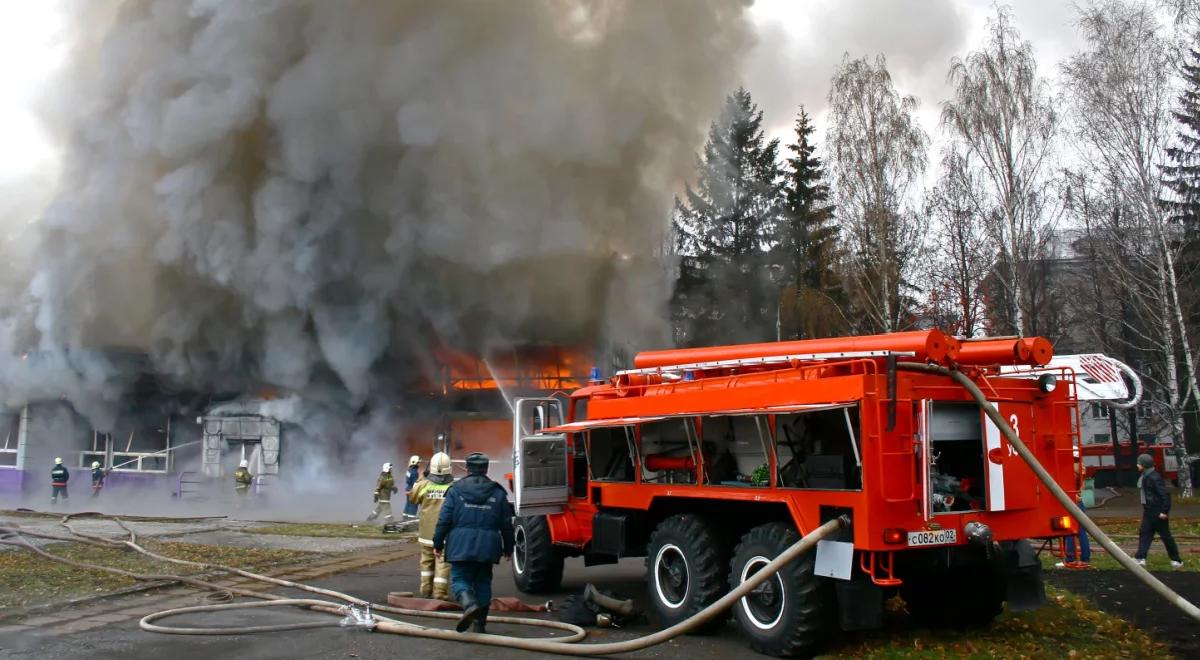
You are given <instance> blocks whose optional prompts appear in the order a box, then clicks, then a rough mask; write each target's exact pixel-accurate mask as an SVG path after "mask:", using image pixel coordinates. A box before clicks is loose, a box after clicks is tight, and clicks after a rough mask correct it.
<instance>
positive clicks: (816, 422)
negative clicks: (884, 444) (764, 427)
mask: <svg viewBox="0 0 1200 660" xmlns="http://www.w3.org/2000/svg"><path fill="white" fill-rule="evenodd" d="M858 430H859V412H858V406H857V405H853V406H838V407H835V408H825V409H822V410H813V411H805V412H799V413H792V414H786V415H776V416H775V442H776V446H775V456H776V465H777V466H778V484H779V486H780V487H781V488H809V489H814V490H861V489H862V447H861V445H860V443H859V439H858V435H859V433H858Z"/></svg>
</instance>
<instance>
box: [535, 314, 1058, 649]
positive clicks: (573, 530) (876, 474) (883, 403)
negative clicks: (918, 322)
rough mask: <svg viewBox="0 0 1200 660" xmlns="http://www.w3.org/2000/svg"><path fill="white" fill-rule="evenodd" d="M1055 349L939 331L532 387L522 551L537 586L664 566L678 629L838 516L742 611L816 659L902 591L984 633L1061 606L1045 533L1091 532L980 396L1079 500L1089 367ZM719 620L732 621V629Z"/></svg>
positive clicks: (920, 610) (669, 620) (662, 598)
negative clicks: (1055, 363) (1082, 409)
mask: <svg viewBox="0 0 1200 660" xmlns="http://www.w3.org/2000/svg"><path fill="white" fill-rule="evenodd" d="M1052 353H1053V351H1052V348H1051V346H1050V344H1049V342H1047V341H1045V340H1044V339H1037V338H1034V339H1029V338H1026V339H1015V338H1013V339H996V340H969V341H968V340H957V339H953V338H950V337H947V336H945V335H944V334H943V333H941V332H939V331H937V330H930V331H919V332H908V333H897V334H891V335H877V336H864V337H850V338H840V339H826V340H805V341H795V342H779V343H770V344H750V345H741V346H725V347H717V348H707V349H679V350H668V351H652V352H644V353H641V354H639V355H638V356H637V357H636V358H635V361H634V367H635V368H633V369H630V370H628V371H623V372H619V373H617V374H616V375H615V376H614V377H612V378H610V379H608V380H604V381H601V380H599V379H598V378H597V379H593V381H592V382H591V383H590V384H589V385H588V386H586V387H583V388H581V389H579V390H577V391H575V392H573V393H572V394H570V395H569V396H568V397H565V398H553V397H547V398H527V399H520V400H518V402H517V403H516V406H515V413H516V415H515V420H514V427H513V444H514V451H513V483H512V487H513V491H514V501H515V505H516V513H517V518H516V520H515V534H516V552H515V554H514V558H513V564H512V566H513V574H514V577H515V579H516V582H517V585H518V586H519V588H521V589H522V590H523V591H525V592H529V593H538V592H545V591H552V590H555V589H557V588H558V587H559V585H560V582H561V578H562V571H563V561H564V559H565V558H567V557H572V556H582V557H583V558H584V561H585V563H586V564H587V565H589V566H590V565H596V564H605V563H614V562H616V561H617V560H619V559H621V558H623V557H645V558H646V560H645V562H646V584H647V597H648V600H649V602H650V604H651V606H652V607H653V609H654V610H655V611H656V612H657V614H658V617H659V619H660V621H661V622H662V624H663V625H664V626H668V625H672V624H675V623H678V622H680V621H683V620H685V619H687V618H688V617H690V616H692V615H694V614H696V613H697V612H699V611H700V610H702V609H703V608H704V607H706V606H707V605H709V604H711V603H713V602H714V601H716V600H717V599H718V598H720V597H721V596H722V595H724V594H725V593H727V592H728V591H729V590H730V589H732V588H734V587H736V586H737V585H738V584H740V583H741V582H742V581H744V580H747V579H748V578H749V577H750V576H752V575H753V574H754V573H756V572H757V571H759V570H761V569H762V568H763V567H764V566H766V564H767V563H768V562H769V561H770V560H771V559H772V558H774V557H776V556H778V555H779V554H780V553H782V551H783V550H785V549H786V548H787V547H789V546H790V545H792V544H793V543H795V542H796V541H797V540H799V539H800V538H802V537H803V536H804V535H805V534H808V533H810V532H811V531H812V530H813V529H815V528H816V527H818V526H820V525H821V524H822V523H824V522H826V521H828V520H830V519H832V518H835V517H838V516H842V515H847V516H848V517H849V518H850V520H851V525H850V526H849V527H848V528H845V529H842V530H841V532H840V536H836V537H835V538H831V539H827V540H825V541H822V542H820V543H819V544H818V547H817V550H816V552H814V553H809V554H807V555H805V556H803V557H802V558H801V559H799V560H797V561H795V562H793V563H792V564H790V565H788V566H786V567H785V568H784V569H783V570H781V571H780V572H779V573H778V574H776V575H775V576H773V577H772V578H770V579H768V580H767V581H766V582H765V583H764V584H763V585H762V586H761V587H759V588H758V589H756V590H755V591H753V592H752V593H751V594H750V595H749V596H747V597H745V598H743V599H741V601H739V602H738V603H737V604H735V605H734V607H733V618H734V619H735V620H736V623H737V625H738V626H739V627H740V629H741V630H742V631H743V633H744V634H745V635H746V636H747V637H748V638H749V640H750V644H751V646H752V648H754V649H755V650H757V651H759V652H761V653H766V654H769V655H776V656H794V655H803V654H809V653H813V652H815V651H816V650H817V649H818V648H819V644H820V642H821V640H822V639H824V638H826V636H827V634H828V633H829V632H830V631H831V630H836V629H841V630H860V629H869V628H873V627H878V626H880V625H881V622H882V617H883V610H884V602H885V600H886V599H887V598H888V597H890V596H891V595H893V594H895V593H897V592H898V593H900V594H901V595H902V597H903V598H904V600H905V601H906V603H907V607H908V609H909V611H910V612H911V613H912V615H913V617H914V618H915V619H916V620H917V621H918V622H919V623H921V624H923V625H930V626H938V625H951V626H962V625H982V624H987V623H988V622H990V621H991V620H992V618H994V617H995V616H996V615H997V614H998V613H999V612H1000V611H1001V608H1002V605H1003V603H1005V602H1006V601H1007V602H1008V604H1009V607H1010V609H1014V610H1021V609H1028V608H1032V607H1036V606H1038V605H1040V604H1041V603H1042V602H1043V601H1044V598H1045V594H1044V588H1043V585H1042V579H1041V566H1040V563H1039V562H1038V559H1037V556H1036V552H1035V550H1034V548H1033V545H1032V544H1031V542H1030V539H1047V538H1055V537H1062V536H1066V535H1069V534H1072V533H1074V532H1075V531H1076V527H1075V526H1076V525H1077V524H1078V523H1076V522H1075V521H1074V520H1073V519H1071V518H1070V517H1069V516H1067V515H1066V512H1065V510H1064V509H1063V508H1062V506H1061V505H1060V504H1059V503H1058V502H1057V501H1056V500H1054V499H1053V497H1052V496H1051V494H1050V493H1049V492H1048V491H1047V489H1046V488H1044V487H1043V486H1042V484H1041V483H1040V482H1039V481H1038V480H1037V478H1036V477H1035V476H1034V474H1033V472H1032V470H1031V469H1030V468H1029V467H1028V466H1027V465H1026V464H1025V463H1024V461H1023V460H1022V459H1021V458H1020V457H1019V456H1018V455H1017V453H1016V451H1015V450H1014V449H1013V448H1012V447H1011V446H1010V444H1009V443H1008V441H1007V440H1006V439H1005V438H1004V435H1003V434H1002V433H1001V431H1000V429H999V428H997V426H996V424H995V423H993V422H992V421H991V419H989V418H988V417H987V416H986V415H985V414H984V413H983V410H982V408H981V405H980V404H979V403H978V402H977V401H975V400H974V399H972V398H971V396H970V394H969V393H968V392H967V391H966V390H965V389H964V388H963V387H962V386H961V385H959V384H957V383H955V382H954V381H953V380H952V379H951V378H949V377H946V376H944V375H935V374H930V373H925V372H921V371H917V370H914V368H913V364H914V363H920V364H937V365H942V366H946V367H951V368H955V369H959V370H961V371H963V372H964V373H966V374H967V375H968V376H969V377H971V378H972V379H973V380H974V382H975V383H976V384H977V385H978V386H979V387H980V388H981V390H982V391H983V392H984V393H985V395H986V397H987V399H988V401H987V404H986V405H990V406H995V407H996V408H997V409H998V411H999V413H1000V414H1001V415H1002V416H1003V418H1004V419H1005V420H1007V421H1008V424H1009V425H1010V426H1011V427H1012V428H1013V429H1014V430H1016V432H1017V434H1018V436H1019V437H1020V438H1021V440H1022V441H1023V443H1024V444H1025V445H1027V446H1028V447H1029V448H1030V450H1031V451H1033V452H1034V454H1035V456H1036V457H1037V460H1038V461H1039V462H1041V463H1042V465H1043V466H1044V467H1045V468H1046V469H1047V470H1048V471H1049V472H1050V474H1051V475H1052V476H1053V477H1054V479H1055V480H1056V481H1057V482H1058V483H1059V485H1061V486H1062V487H1063V488H1064V489H1065V490H1067V491H1068V493H1075V492H1077V491H1078V488H1079V486H1078V481H1077V474H1076V471H1075V461H1076V460H1078V459H1077V458H1076V457H1075V456H1074V455H1073V451H1072V449H1073V446H1075V445H1077V438H1076V437H1075V436H1076V433H1077V429H1078V410H1077V407H1076V404H1075V401H1074V398H1073V396H1074V394H1073V392H1074V384H1073V374H1072V373H1071V372H1069V371H1066V370H1064V371H1063V372H1061V373H1058V374H1055V373H1052V372H1044V373H1040V374H1039V376H1038V377H1037V378H1029V377H1025V378H1021V377H1017V376H1016V375H1013V374H1008V375H1002V374H1001V373H1000V369H1001V367H1004V366H1014V365H1017V366H1030V367H1041V368H1043V369H1044V365H1046V364H1047V363H1048V362H1049V361H1050V359H1051V357H1052ZM716 623H717V624H718V625H721V624H724V623H725V621H724V620H718V621H717V622H716Z"/></svg>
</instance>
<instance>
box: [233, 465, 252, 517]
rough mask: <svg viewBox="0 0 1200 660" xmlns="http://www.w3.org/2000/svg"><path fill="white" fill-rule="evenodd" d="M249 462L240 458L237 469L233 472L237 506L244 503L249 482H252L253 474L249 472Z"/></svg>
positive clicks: (247, 495)
mask: <svg viewBox="0 0 1200 660" xmlns="http://www.w3.org/2000/svg"><path fill="white" fill-rule="evenodd" d="M249 468H250V462H249V461H247V460H246V459H244V458H243V459H242V462H241V463H238V469H237V470H234V472H233V490H234V492H236V493H237V496H238V499H237V502H238V506H239V507H241V506H243V505H245V503H246V498H247V497H249V495H250V484H252V483H254V475H252V474H250V469H249Z"/></svg>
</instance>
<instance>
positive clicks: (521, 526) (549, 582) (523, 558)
mask: <svg viewBox="0 0 1200 660" xmlns="http://www.w3.org/2000/svg"><path fill="white" fill-rule="evenodd" d="M513 542H514V543H513V545H514V546H515V547H514V548H513V557H512V572H513V581H515V582H516V583H517V588H518V589H520V590H521V591H522V592H524V593H527V594H540V593H546V592H549V591H556V590H557V589H558V587H559V586H560V585H561V584H562V574H563V555H562V553H561V552H559V551H558V548H555V547H554V542H553V541H552V540H551V539H550V526H549V525H548V524H547V523H546V517H545V516H522V517H519V518H516V519H514V520H513Z"/></svg>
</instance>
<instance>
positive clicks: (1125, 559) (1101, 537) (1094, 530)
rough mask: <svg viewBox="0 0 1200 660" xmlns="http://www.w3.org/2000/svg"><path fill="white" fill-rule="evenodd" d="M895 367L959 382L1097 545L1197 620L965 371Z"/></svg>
mask: <svg viewBox="0 0 1200 660" xmlns="http://www.w3.org/2000/svg"><path fill="white" fill-rule="evenodd" d="M896 367H897V368H899V369H903V370H905V371H919V372H922V373H928V374H937V375H940V376H948V377H950V378H952V379H953V380H954V381H955V382H957V383H958V384H960V385H962V386H963V388H965V389H966V390H967V391H968V392H970V393H971V396H972V397H973V398H974V399H975V402H976V403H978V404H979V407H980V408H982V409H983V411H984V413H985V414H986V415H987V416H988V418H990V419H991V420H992V422H994V423H995V424H996V426H997V428H999V429H1000V432H1001V433H1003V434H1004V437H1005V438H1007V439H1008V442H1009V444H1011V445H1012V446H1013V449H1015V450H1017V454H1018V455H1019V456H1020V457H1021V458H1022V460H1024V461H1025V463H1026V464H1028V465H1029V468H1030V469H1031V470H1033V473H1034V474H1035V475H1037V478H1038V479H1040V480H1041V481H1042V483H1043V484H1045V485H1046V488H1048V489H1050V492H1051V493H1052V494H1053V495H1054V497H1055V499H1057V500H1058V501H1059V503H1060V504H1062V505H1063V507H1064V508H1066V510H1067V511H1068V512H1069V513H1070V514H1071V515H1072V516H1073V517H1074V518H1075V520H1078V521H1079V524H1081V525H1083V528H1084V529H1085V530H1087V532H1088V533H1089V534H1091V535H1092V536H1093V537H1095V539H1096V540H1097V541H1099V542H1100V545H1101V546H1103V547H1104V549H1105V550H1107V551H1108V554H1110V555H1112V557H1113V558H1114V559H1116V560H1117V561H1118V562H1120V563H1121V565H1122V566H1124V567H1125V568H1128V569H1129V570H1130V571H1131V572H1132V573H1133V574H1134V575H1135V576H1136V577H1137V578H1138V579H1139V580H1141V581H1142V582H1145V583H1146V585H1147V586H1149V587H1150V588H1151V589H1153V590H1154V591H1156V592H1158V594H1159V595H1160V596H1162V597H1163V598H1165V599H1166V600H1167V601H1168V602H1170V603H1171V604H1173V605H1175V606H1176V607H1178V608H1179V609H1181V610H1183V611H1184V613H1186V614H1187V615H1188V616H1190V617H1192V618H1193V619H1195V620H1197V621H1200V608H1197V607H1196V606H1195V605H1193V604H1192V603H1190V602H1188V600H1187V599H1185V598H1184V597H1183V596H1180V595H1179V594H1177V593H1175V592H1174V591H1173V590H1172V589H1171V588H1170V587H1168V586H1167V585H1165V584H1163V583H1162V581H1161V580H1159V579H1158V578H1156V577H1154V575H1152V574H1151V573H1150V571H1147V570H1146V569H1145V567H1143V566H1141V565H1139V564H1138V563H1137V562H1136V561H1134V560H1133V558H1132V557H1130V556H1129V555H1127V554H1125V551H1124V550H1122V549H1121V548H1120V546H1118V545H1117V544H1116V543H1113V540H1112V539H1110V538H1108V535H1107V534H1105V533H1104V531H1103V530H1102V529H1100V527H1099V526H1098V525H1096V523H1094V522H1092V519H1091V518H1089V517H1088V516H1087V514H1086V513H1084V512H1083V510H1082V509H1080V508H1079V506H1078V505H1076V504H1075V502H1074V501H1073V500H1072V499H1071V497H1070V496H1068V495H1067V493H1066V491H1064V490H1063V489H1062V487H1061V486H1059V485H1058V483H1057V482H1055V481H1054V478H1053V477H1051V476H1050V473H1049V472H1047V471H1046V468H1044V467H1042V464H1041V463H1039V462H1038V460H1037V458H1036V457H1034V455H1033V452H1031V451H1029V448H1028V447H1026V446H1025V443H1024V442H1022V441H1021V438H1020V436H1018V435H1017V434H1016V432H1015V431H1013V429H1012V427H1011V426H1009V424H1008V422H1007V421H1006V420H1005V419H1004V416H1003V415H1001V414H1000V411H999V410H996V408H995V406H993V405H991V403H989V402H988V400H987V397H986V396H984V394H983V392H982V391H981V390H980V389H979V386H977V385H976V384H975V382H974V381H972V380H971V379H970V378H968V377H967V375H966V374H964V373H962V372H961V371H955V370H953V369H947V368H945V367H938V366H934V365H929V364H920V363H916V362H901V363H899V364H897V365H896Z"/></svg>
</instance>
